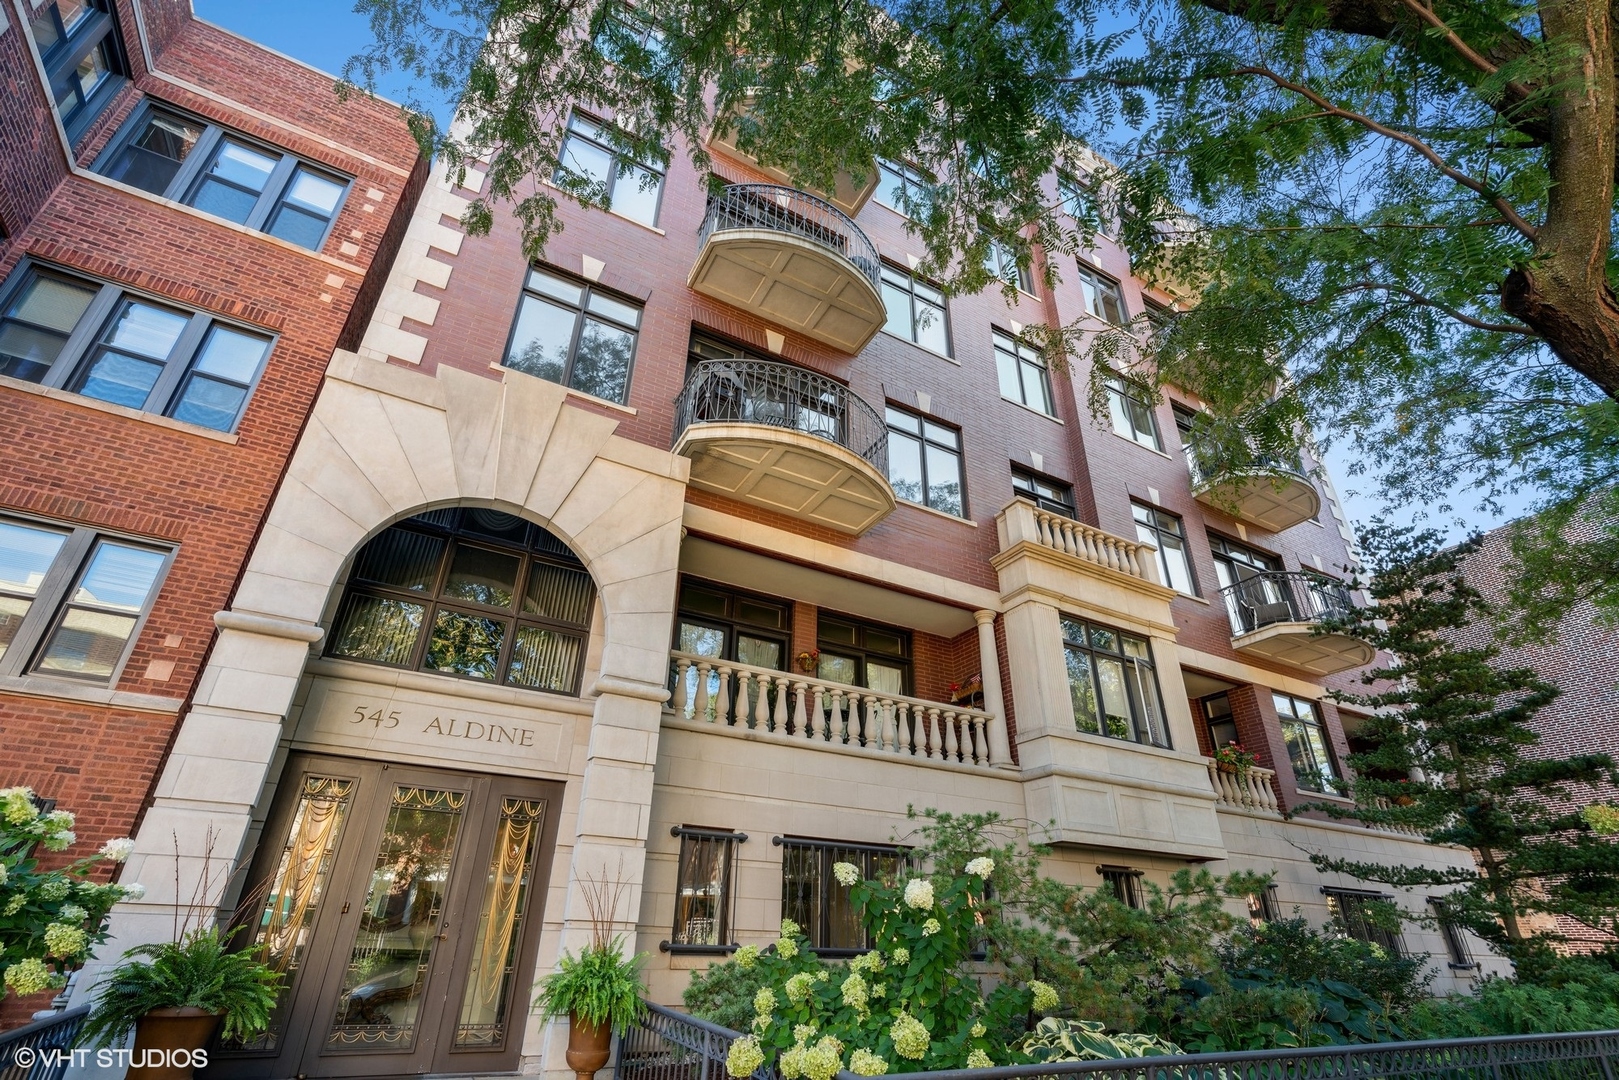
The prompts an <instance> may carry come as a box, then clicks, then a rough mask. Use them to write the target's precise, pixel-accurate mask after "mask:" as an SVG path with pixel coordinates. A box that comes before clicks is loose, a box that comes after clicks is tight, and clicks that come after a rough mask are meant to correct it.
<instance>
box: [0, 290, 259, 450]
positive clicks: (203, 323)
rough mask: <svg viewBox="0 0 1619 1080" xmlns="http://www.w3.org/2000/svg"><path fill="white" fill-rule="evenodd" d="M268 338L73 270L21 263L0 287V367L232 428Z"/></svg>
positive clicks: (105, 398) (4, 371) (25, 376)
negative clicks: (72, 272) (4, 284)
mask: <svg viewBox="0 0 1619 1080" xmlns="http://www.w3.org/2000/svg"><path fill="white" fill-rule="evenodd" d="M270 345H271V339H270V338H269V337H268V336H266V335H264V334H262V333H257V332H254V331H252V330H249V329H247V328H246V327H241V326H237V325H235V324H233V323H227V322H225V321H224V320H222V319H217V318H215V317H213V316H212V315H208V314H205V313H202V312H197V311H191V310H189V309H186V308H182V307H177V306H175V305H173V304H170V303H168V302H167V301H159V300H155V299H152V298H149V297H147V296H144V295H141V294H137V293H131V292H127V291H125V290H124V289H122V288H120V287H118V286H116V285H109V284H107V283H105V282H100V281H96V280H94V279H91V278H84V277H80V276H79V275H77V274H67V273H63V272H60V271H57V270H52V269H48V268H46V267H43V266H37V265H32V264H25V265H23V266H22V267H21V268H20V269H19V270H18V271H17V272H15V273H14V274H12V281H11V283H10V284H9V285H8V287H6V288H5V289H0V375H8V376H10V377H11V378H13V379H21V380H23V381H24V382H32V383H40V384H41V385H44V386H49V387H55V388H58V389H62V390H68V391H71V392H73V393H75V394H83V395H84V396H85V397H91V398H95V399H97V400H99V401H106V402H110V403H111V404H114V405H124V406H127V407H128V408H131V409H140V410H142V411H143V412H154V413H161V414H163V415H165V416H170V417H173V418H174V419H176V420H182V421H184V422H185V423H188V424H197V425H200V426H202V427H210V428H214V429H215V430H217V431H231V430H233V429H234V428H235V427H236V424H237V421H239V420H240V419H241V416H242V411H243V410H244V409H245V408H246V407H247V399H248V396H249V395H250V394H251V393H252V391H253V386H254V384H255V383H257V382H258V379H259V376H260V375H261V374H263V371H264V361H265V357H267V356H268V355H269V352H270Z"/></svg>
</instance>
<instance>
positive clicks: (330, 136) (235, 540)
mask: <svg viewBox="0 0 1619 1080" xmlns="http://www.w3.org/2000/svg"><path fill="white" fill-rule="evenodd" d="M114 7H115V11H116V14H117V16H118V19H119V25H120V27H121V29H122V34H123V41H124V44H125V50H124V51H125V53H126V55H127V56H128V60H129V63H130V66H131V69H132V70H131V71H130V73H129V74H130V79H129V82H128V84H127V85H126V86H124V87H123V89H122V90H120V91H119V93H118V94H117V95H116V96H115V97H114V98H113V100H112V101H111V102H110V103H108V105H107V106H106V108H105V110H104V112H103V113H102V114H101V115H100V116H99V117H98V118H97V119H96V120H95V122H94V123H92V124H91V125H90V127H89V129H88V130H87V131H86V132H85V133H84V134H83V135H82V136H81V137H80V139H79V140H78V142H77V144H76V145H75V146H74V148H73V155H72V156H73V159H74V162H75V167H72V168H70V166H69V163H68V154H67V153H66V151H65V149H64V147H63V145H62V137H61V134H60V130H61V129H60V128H59V127H58V125H57V121H56V119H55V116H54V113H53V111H52V110H51V108H50V99H49V97H48V96H47V94H46V91H45V88H44V87H43V86H42V85H41V82H40V79H39V77H38V74H37V72H36V69H35V61H34V58H33V55H32V53H33V49H32V46H31V43H30V38H29V31H28V28H27V26H26V25H22V26H19V25H18V24H17V23H16V21H15V19H12V20H11V26H10V27H9V28H8V29H6V30H5V31H3V32H0V73H3V76H4V81H5V87H6V93H5V95H4V101H3V103H0V225H3V227H4V239H3V240H0V281H4V280H5V279H6V278H7V277H8V276H9V275H11V273H12V272H13V270H14V269H15V268H16V267H17V266H18V263H19V262H20V261H21V260H22V259H23V258H24V257H28V258H30V259H32V260H33V261H34V262H35V263H36V264H40V265H50V266H57V267H61V268H64V269H70V270H76V271H81V272H83V273H85V274H88V275H91V276H94V277H96V278H99V279H102V280H104V281H109V282H113V283H117V284H120V285H124V286H128V287H130V288H132V289H136V290H139V291H141V292H143V293H146V294H148V295H150V296H153V297H156V298H158V299H163V300H169V301H172V302H174V303H176V304H179V305H183V306H185V307H188V308H192V309H197V310H201V311H205V312H210V313H214V314H218V315H221V316H226V317H229V318H230V319H232V320H235V321H237V322H240V323H245V324H247V325H249V326H251V327H255V328H258V329H261V330H263V331H266V332H269V333H272V334H274V335H276V337H275V343H274V346H273V348H272V349H271V351H270V354H269V359H268V361H267V367H266V369H265V371H264V373H263V375H262V377H261V379H260V381H259V383H258V385H257V388H256V389H255V391H254V392H253V395H252V398H251V401H250V402H249V404H248V406H247V409H246V411H245V413H244V414H243V416H242V418H241V421H240V423H239V425H238V426H237V428H236V430H235V431H234V433H232V434H229V435H221V434H219V433H216V432H212V431H210V430H206V429H200V428H193V427H191V426H190V425H186V424H181V423H178V422H175V421H168V420H164V419H163V418H161V417H154V416H152V415H151V414H148V413H140V412H136V411H135V410H132V409H127V408H122V407H119V406H108V405H105V404H103V403H101V402H96V401H91V400H89V399H85V398H80V397H78V396H77V395H74V394H70V393H65V392H61V391H52V392H48V393H42V392H40V388H39V387H37V386H35V385H33V384H29V383H22V382H19V381H18V380H15V379H0V426H3V427H4V428H5V430H7V431H10V432H13V433H14V437H13V438H12V439H10V440H8V446H7V453H6V454H5V456H4V460H3V461H0V513H4V512H7V511H12V512H19V513H23V514H27V515H30V516H33V517H37V518H40V519H44V520H48V521H50V522H56V523H61V524H67V525H84V526H92V527H95V528H97V529H106V530H111V531H115V532H117V533H120V534H124V535H127V536H131V537H134V538H141V539H149V540H154V541H159V542H162V543H164V544H166V545H173V546H175V548H176V549H177V551H176V555H175V558H174V561H173V563H172V565H171V566H170V568H169V570H168V573H167V576H166V578H165V579H164V582H163V585H162V587H161V591H160V592H159V593H158V595H157V597H156V599H155V602H154V604H153V606H152V609H151V614H150V616H149V618H148V619H147V621H146V622H145V624H144V626H143V627H142V629H141V631H140V634H139V637H138V639H137V640H136V642H135V645H134V648H133V652H132V653H131V654H130V658H129V660H128V662H127V664H126V665H125V667H124V669H123V673H122V676H121V677H120V678H119V680H118V682H117V684H116V685H115V686H110V687H99V688H96V687H91V688H88V689H89V690H90V691H91V693H90V695H89V696H91V697H94V696H95V692H96V691H97V690H99V691H100V692H101V697H103V698H108V697H113V698H114V700H115V702H116V701H118V700H130V695H141V696H142V697H141V698H140V701H141V705H140V707H137V708H124V707H117V706H116V704H103V703H98V702H97V701H94V700H84V698H85V697H86V695H85V694H84V693H82V692H81V691H82V690H84V689H86V688H83V687H81V686H79V685H78V684H75V683H74V682H73V681H71V680H67V681H63V683H62V685H61V686H60V688H57V687H54V686H53V685H51V684H52V683H53V680H51V679H47V678H40V677H33V678H30V679H28V680H27V682H28V686H27V687H26V688H24V687H22V686H21V685H16V684H11V683H4V684H0V745H4V747H5V753H4V754H3V755H0V787H5V786H9V785H13V784H26V785H29V786H31V787H33V788H35V789H36V790H37V791H39V792H40V793H41V794H42V795H45V796H48V797H50V798H54V799H56V800H57V801H58V805H59V806H60V807H61V808H63V809H66V810H70V811H72V812H73V813H74V814H75V815H77V821H78V830H77V831H78V836H79V843H78V844H77V845H76V846H75V848H74V849H72V850H71V851H69V852H68V853H66V854H67V856H77V855H80V854H83V853H85V852H87V851H90V850H93V849H94V848H95V847H96V846H97V845H99V844H100V843H101V842H102V841H104V840H106V839H108V838H110V837H114V836H123V835H128V834H130V833H131V832H132V831H133V830H134V829H135V827H136V826H137V823H138V819H139V816H140V814H141V810H142V807H143V805H144V804H145V803H146V801H147V799H148V797H149V795H150V794H151V789H152V785H153V784H154V783H155V780H156V777H157V773H158V769H159V767H160V765H161V763H162V760H163V757H164V754H165V751H166V749H167V747H168V746H169V743H170V740H171V738H172V736H173V733H174V731H175V729H176V726H177V724H178V723H179V722H180V720H181V719H182V718H183V715H184V710H185V706H186V703H187V701H188V700H189V698H190V696H191V694H192V690H193V688H194V685H195V682H196V679H197V677H198V674H199V672H200V671H201V669H202V665H203V663H204V662H205V659H206V657H207V655H208V652H209V649H210V645H211V642H212V641H213V639H214V624H213V616H214V613H215V612H217V611H220V610H222V609H223V608H225V607H226V606H227V605H228V601H229V598H230V595H231V592H232V589H233V587H234V584H235V582H236V580H237V578H238V575H239V574H240V572H241V568H242V565H243V563H244V560H245V558H246V556H247V553H248V550H249V548H250V546H251V543H252V541H253V539H254V537H255V536H256V535H257V532H258V530H259V528H260V522H261V521H262V518H263V516H264V512H265V509H266V507H267V506H268V505H269V502H270V500H271V498H272V497H273V495H274V492H275V490H276V486H277V484H278V483H279V481H280V478H281V475H282V473H283V470H284V467H285V464H286V461H287V458H288V455H289V454H290V453H291V451H292V448H293V446H294V444H295V443H296V441H297V438H298V435H299V433H300V431H301V430H302V428H303V424H304V419H305V417H306V416H307V415H308V412H309V409H310V407H311V405H312V403H313V401H314V397H315V394H316V392H317V390H318V388H319V386H320V382H321V377H322V374H323V372H324V371H325V369H326V365H327V363H328V361H329V360H330V359H331V356H332V351H333V348H334V347H335V346H336V345H337V343H338V340H339V337H340V335H341V333H342V331H343V328H344V326H345V324H346V323H347V322H348V321H349V320H350V319H351V318H355V319H358V320H359V321H360V322H361V323H363V322H364V321H365V320H366V319H368V318H369V314H370V312H369V304H371V303H374V301H375V295H376V289H375V287H373V288H372V289H371V290H370V292H369V294H368V295H364V294H362V287H363V285H364V283H366V282H367V281H368V274H370V272H371V270H372V268H373V264H374V263H379V262H380V269H383V270H385V269H386V266H387V263H388V261H389V259H390V258H391V255H392V251H391V250H390V249H389V247H388V245H389V244H390V243H391V244H392V245H394V246H395V247H397V244H398V235H399V233H398V228H395V227H393V226H395V225H397V224H398V223H402V222H404V221H406V220H408V219H409V216H410V212H411V210H412V208H413V202H414V199H415V196H416V193H417V192H418V191H419V189H420V185H421V182H422V179H423V177H424V176H425V162H422V161H420V160H419V157H420V155H419V153H418V151H417V149H416V146H415V143H414V142H413V141H412V139H411V137H410V134H409V132H408V130H407V128H406V126H405V124H404V122H403V119H402V117H401V115H400V113H399V111H398V109H397V108H395V107H392V106H389V105H387V104H385V103H382V102H377V101H372V100H368V99H365V98H356V99H351V100H349V101H346V102H339V101H338V100H337V98H336V95H335V94H334V93H333V92H332V87H333V79H332V77H331V76H327V75H322V74H320V73H318V72H315V71H312V70H310V69H308V68H305V67H303V66H302V65H299V64H296V63H294V62H292V61H289V60H287V59H286V58H284V57H281V56H278V55H276V54H273V53H271V52H269V51H267V50H265V49H262V48H260V47H258V46H256V45H254V44H252V43H250V42H247V41H244V40H242V39H240V38H237V37H235V36H233V35H231V34H229V33H227V32H225V31H223V30H220V29H218V28H216V27H212V26H209V25H207V24H205V23H201V22H198V21H197V20H195V19H194V18H192V16H191V14H190V6H189V4H187V3H185V0H144V2H143V3H142V7H141V14H142V19H141V20H140V21H139V22H137V20H136V19H135V17H134V12H133V10H132V8H133V4H132V2H131V0H118V2H117V3H116V4H115V5H114ZM141 26H144V29H145V32H146V34H147V38H146V40H145V42H144V47H143V42H142V40H141V38H140V36H139V35H140V32H141ZM148 54H150V55H153V56H155V57H156V58H157V62H156V70H149V69H148V68H147V67H146V61H145V57H146V56H147V55H148ZM147 97H151V98H153V99H156V100H161V101H164V102H166V103H169V104H171V105H174V106H176V107H179V108H181V109H184V110H186V111H189V112H191V113H194V114H196V115H198V116H200V117H202V118H204V119H206V120H209V121H212V122H215V123H218V124H220V125H223V126H225V127H227V128H230V129H234V130H236V131H239V132H242V133H245V134H247V135H249V136H251V137H253V138H256V139H259V140H262V141H263V142H266V143H270V144H273V145H274V146H277V147H280V148H282V149H284V150H287V151H291V152H293V153H296V154H298V155H299V156H301V157H303V158H305V159H307V160H309V161H312V162H316V163H318V164H321V165H324V166H326V167H329V168H331V169H333V170H335V171H338V172H340V173H342V174H345V175H347V176H351V177H353V178H354V179H353V183H352V186H351V188H350V190H349V194H348V197H347V199H346V201H345V202H344V204H343V206H342V208H341V211H340V213H339V216H338V219H337V221H336V222H335V224H334V225H333V227H332V229H331V231H330V234H329V237H328V239H327V241H326V243H325V246H324V249H323V250H322V251H321V252H318V253H317V252H311V251H306V250H303V249H300V248H297V247H294V246H293V245H291V244H288V243H283V242H280V241H277V240H274V239H271V238H269V237H267V236H265V235H263V234H260V233H257V232H251V231H249V230H246V229H244V228H240V227H237V226H234V225H232V224H230V223H226V222H223V221H220V220H218V219H216V218H213V217H210V216H209V215H206V214H202V213H199V212H196V211H192V210H189V209H183V208H180V207H177V206H176V205H175V204H172V203H167V202H165V201H163V200H160V199H158V198H155V197H150V196H147V195H145V194H144V193H138V192H135V191H134V190H133V189H130V188H126V187H124V186H122V185H119V184H115V183H112V182H110V181H106V180H104V179H102V178H100V177H99V176H96V175H93V174H92V173H91V172H90V171H89V170H90V169H91V168H93V166H94V163H95V162H96V159H97V156H98V155H99V154H100V153H101V151H102V150H103V149H104V148H105V147H106V145H107V144H108V142H109V141H110V140H111V139H112V138H113V137H114V136H115V134H116V133H117V131H118V129H119V125H120V123H122V122H123V120H124V119H125V118H127V117H128V116H129V115H130V114H131V112H132V111H133V110H134V109H135V107H136V106H137V105H138V104H139V103H140V102H141V100H142V99H144V98H147ZM15 433H26V437H19V436H17V435H16V434H15ZM58 689H59V690H60V693H58ZM36 1007H37V1003H36V1002H24V1003H17V1002H14V1001H11V1000H8V1001H7V1003H6V1006H5V1009H4V1012H3V1014H0V1022H4V1023H7V1024H9V1023H15V1022H16V1021H18V1020H19V1019H22V1018H25V1017H26V1016H27V1014H28V1012H29V1011H31V1009H32V1008H36Z"/></svg>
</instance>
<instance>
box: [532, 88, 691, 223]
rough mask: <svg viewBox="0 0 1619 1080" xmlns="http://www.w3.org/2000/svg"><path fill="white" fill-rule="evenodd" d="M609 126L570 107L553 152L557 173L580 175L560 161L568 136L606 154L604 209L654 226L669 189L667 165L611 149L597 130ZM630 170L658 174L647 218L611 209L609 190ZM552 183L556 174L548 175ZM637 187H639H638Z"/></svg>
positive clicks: (611, 202)
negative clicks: (581, 125)
mask: <svg viewBox="0 0 1619 1080" xmlns="http://www.w3.org/2000/svg"><path fill="white" fill-rule="evenodd" d="M575 121H579V122H582V123H584V124H589V125H591V126H592V127H594V128H595V129H596V130H595V131H594V132H590V131H583V130H581V129H580V128H579V127H577V126H575ZM613 126H614V125H613V124H612V122H611V121H608V120H603V119H602V118H601V117H598V116H594V115H592V114H590V113H588V112H585V111H584V110H582V109H572V110H570V111H569V113H568V122H567V125H566V127H564V129H563V133H562V144H561V146H560V147H559V148H558V152H557V162H558V165H557V173H561V172H563V171H564V170H565V171H567V172H569V173H571V174H573V175H575V176H581V177H582V176H584V174H583V173H579V172H576V171H575V170H574V169H573V168H571V167H570V166H568V165H565V164H562V162H564V161H566V160H567V156H568V140H569V139H573V138H578V139H579V140H580V141H582V142H585V143H588V144H589V145H591V146H593V147H595V148H596V149H597V150H600V151H602V152H603V153H605V154H607V156H608V157H609V158H610V159H611V161H610V163H609V167H608V173H607V206H608V212H609V213H610V214H612V215H613V216H614V217H621V218H623V219H624V220H625V221H633V222H635V223H636V224H637V225H645V226H646V227H647V228H649V229H656V228H658V222H659V221H660V220H662V218H663V197H664V194H665V193H666V192H667V191H668V188H669V167H668V165H667V164H663V163H659V162H646V161H638V160H636V159H635V158H631V157H627V156H625V155H624V154H622V153H620V152H619V151H617V150H615V149H614V148H613V147H612V145H611V144H610V143H609V142H607V141H606V140H605V139H603V138H602V135H601V132H602V131H603V130H604V129H607V128H611V127H613ZM630 169H641V170H643V171H645V172H649V173H653V174H655V175H656V176H657V177H658V185H657V190H656V197H655V198H654V200H653V204H652V220H651V221H642V220H641V219H640V218H637V217H631V216H630V215H629V214H626V213H623V212H622V211H619V210H614V209H612V206H613V192H614V191H616V190H617V188H618V182H619V181H620V180H622V179H624V178H625V176H627V175H628V173H629V170H630ZM552 182H553V183H554V184H555V183H557V177H556V173H553V174H552ZM558 186H560V185H558ZM637 190H639V187H638V188H637Z"/></svg>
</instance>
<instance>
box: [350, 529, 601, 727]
mask: <svg viewBox="0 0 1619 1080" xmlns="http://www.w3.org/2000/svg"><path fill="white" fill-rule="evenodd" d="M595 603H596V588H595V585H594V584H593V583H592V582H591V579H590V574H589V572H588V571H586V570H585V568H584V566H583V565H582V564H581V563H580V562H579V559H578V558H577V557H576V556H575V555H574V554H573V552H571V551H569V550H568V548H567V546H566V545H564V544H563V543H562V541H560V540H558V539H557V538H556V537H555V536H553V535H552V534H551V533H549V532H547V531H546V530H545V529H543V528H541V527H540V526H538V525H531V524H529V523H528V522H526V521H524V520H522V519H521V518H517V517H513V516H511V515H510V514H503V513H500V512H499V511H495V510H474V509H466V510H435V511H432V512H431V513H427V514H420V515H418V516H416V517H413V518H411V519H409V520H408V521H402V522H400V523H399V524H398V525H395V526H393V527H392V528H389V529H387V530H385V531H384V532H383V533H382V534H381V535H379V536H378V537H377V538H376V539H374V540H372V541H371V542H370V543H368V544H366V546H365V547H363V548H361V549H360V553H359V554H358V555H357V556H355V559H354V569H353V571H352V573H351V574H350V581H349V587H348V591H347V592H346V593H345V594H344V597H343V602H342V605H341V607H339V609H338V613H337V619H336V621H335V624H334V625H333V627H332V633H331V638H330V641H331V644H330V645H329V646H328V649H327V651H328V653H329V654H330V655H332V656H336V657H343V658H345V659H351V660H364V661H367V662H370V663H373V664H386V665H389V666H392V667H400V668H409V669H419V670H422V671H430V672H438V673H442V674H445V675H457V676H460V677H461V678H465V679H477V680H480V681H483V682H490V683H504V684H505V685H507V686H516V687H521V688H523V689H525V690H545V691H549V692H551V693H556V694H573V695H577V694H578V693H579V680H580V675H581V673H582V672H583V671H584V666H585V645H586V642H587V641H588V639H589V636H590V619H591V613H592V610H593V609H594V607H595Z"/></svg>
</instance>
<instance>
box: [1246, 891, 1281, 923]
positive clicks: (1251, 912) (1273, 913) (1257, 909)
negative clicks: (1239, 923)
mask: <svg viewBox="0 0 1619 1080" xmlns="http://www.w3.org/2000/svg"><path fill="white" fill-rule="evenodd" d="M1281 918H1282V905H1281V901H1280V900H1278V899H1277V897H1276V883H1275V882H1271V883H1270V884H1268V885H1266V886H1265V887H1264V888H1262V889H1260V890H1259V891H1258V892H1256V893H1249V894H1248V921H1249V922H1251V923H1253V924H1254V925H1255V926H1258V925H1260V924H1261V923H1268V922H1280V921H1281Z"/></svg>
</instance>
